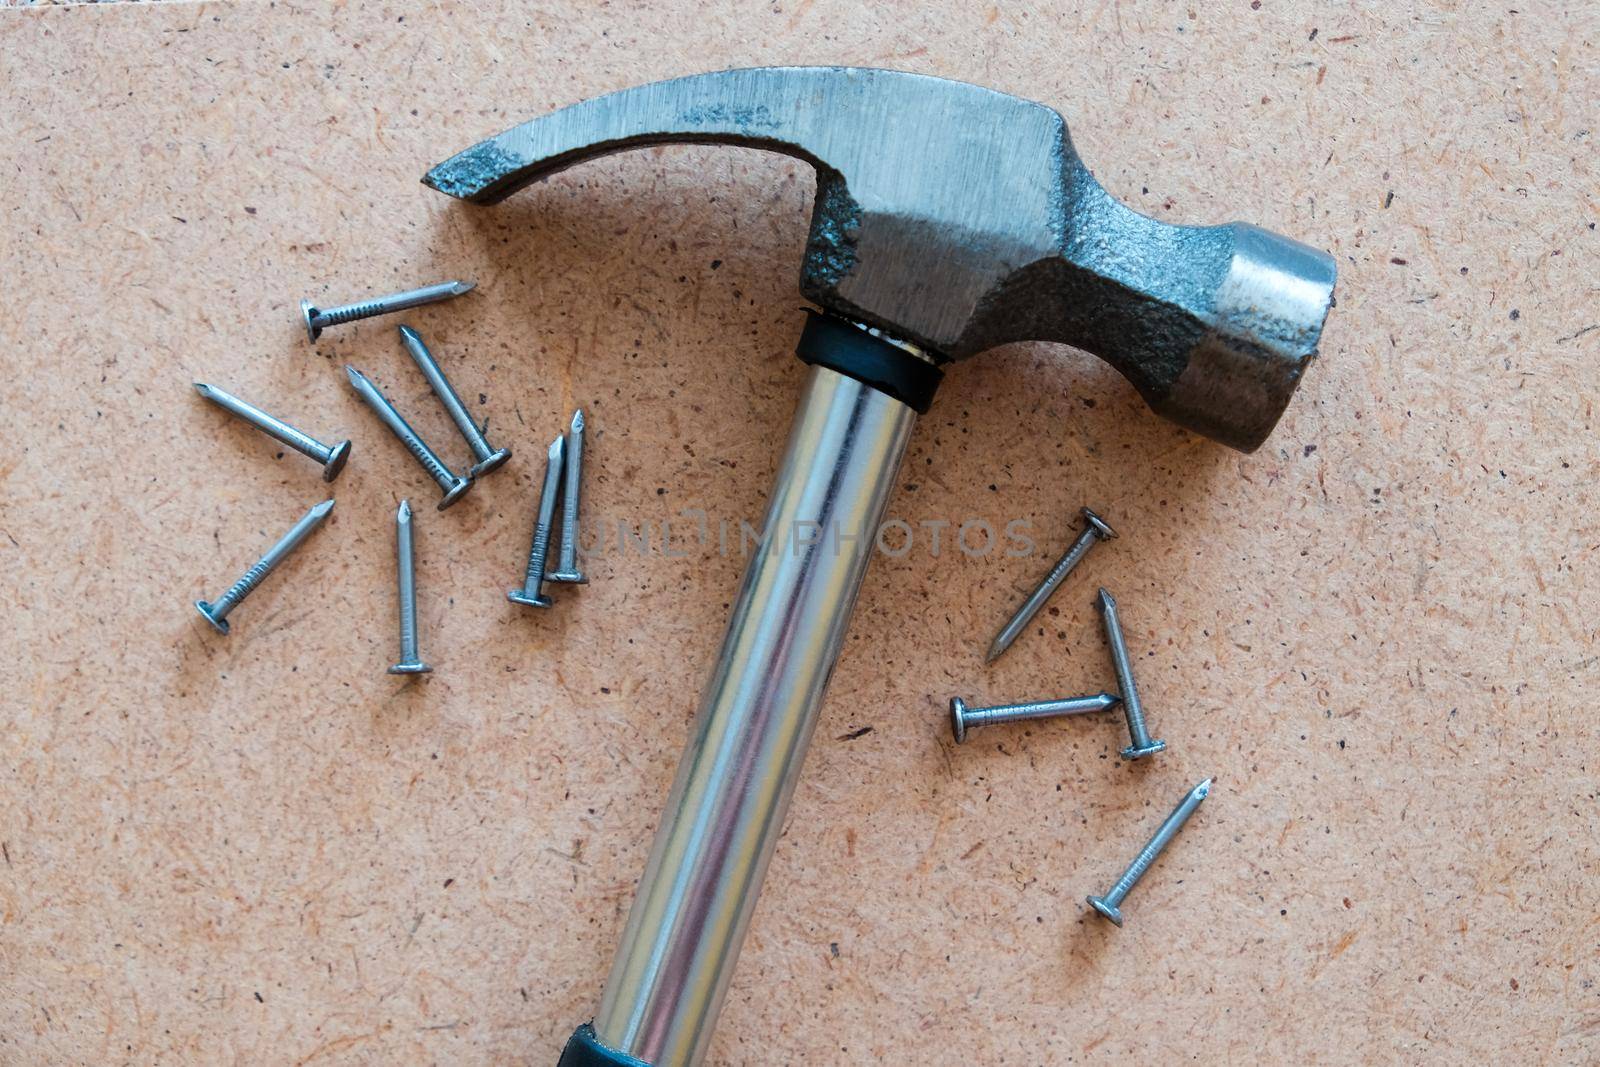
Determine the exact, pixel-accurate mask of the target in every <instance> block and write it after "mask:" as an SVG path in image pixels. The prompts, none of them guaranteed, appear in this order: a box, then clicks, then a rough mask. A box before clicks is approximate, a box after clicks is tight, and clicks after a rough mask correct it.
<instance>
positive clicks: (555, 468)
mask: <svg viewBox="0 0 1600 1067" xmlns="http://www.w3.org/2000/svg"><path fill="white" fill-rule="evenodd" d="M566 443H567V441H566V438H565V437H564V436H560V435H558V436H557V437H556V439H555V440H554V441H552V442H551V443H550V452H549V454H548V456H547V457H546V459H545V466H544V488H543V489H542V490H540V492H539V517H538V521H537V522H535V523H534V526H533V547H532V548H531V549H530V550H529V552H528V575H527V577H526V578H524V579H523V582H522V588H521V589H513V590H511V591H510V592H509V593H507V594H506V599H507V600H509V601H511V602H512V603H514V604H526V605H528V606H529V607H534V608H548V607H549V606H550V598H549V597H547V596H545V595H544V591H543V586H544V562H545V556H547V555H548V554H549V552H550V525H551V523H553V522H554V521H555V517H556V493H557V492H558V491H559V490H560V488H561V463H562V454H563V453H564V452H565V451H566Z"/></svg>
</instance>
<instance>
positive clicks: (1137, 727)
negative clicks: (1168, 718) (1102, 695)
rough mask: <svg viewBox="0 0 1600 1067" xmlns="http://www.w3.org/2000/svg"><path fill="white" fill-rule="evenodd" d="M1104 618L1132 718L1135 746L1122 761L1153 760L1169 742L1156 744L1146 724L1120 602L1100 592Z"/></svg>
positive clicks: (1124, 707)
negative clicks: (1125, 634) (1124, 638)
mask: <svg viewBox="0 0 1600 1067" xmlns="http://www.w3.org/2000/svg"><path fill="white" fill-rule="evenodd" d="M1100 617H1101V618H1102V619H1104V620H1105V624H1106V641H1107V643H1109V644H1110V645H1111V662H1112V663H1113V664H1114V665H1115V666H1116V669H1117V688H1118V689H1119V690H1121V692H1122V710H1123V712H1124V713H1125V714H1126V715H1127V716H1128V737H1129V738H1130V739H1131V741H1132V744H1130V745H1129V746H1128V747H1127V748H1125V749H1123V750H1122V758H1123V759H1125V760H1136V759H1140V758H1142V757H1144V756H1153V755H1155V754H1156V753H1157V752H1160V751H1161V750H1162V749H1164V748H1166V747H1167V743H1166V742H1165V741H1152V740H1151V739H1150V731H1149V730H1148V729H1146V728H1145V724H1144V705H1143V704H1140V703H1139V691H1138V690H1137V689H1135V688H1134V686H1133V664H1132V663H1131V662H1130V661H1129V659H1128V643H1127V642H1126V641H1124V640H1123V637H1122V621H1121V620H1120V619H1119V618H1118V617H1117V602H1116V601H1115V600H1113V599H1111V594H1110V593H1108V592H1106V591H1105V590H1104V589H1102V590H1100Z"/></svg>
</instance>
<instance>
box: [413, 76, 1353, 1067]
mask: <svg viewBox="0 0 1600 1067" xmlns="http://www.w3.org/2000/svg"><path fill="white" fill-rule="evenodd" d="M674 142H692V143H698V144H733V145H741V146H746V147H754V148H766V149H771V150H772V151H775V152H783V153H785V154H787V155H791V156H795V157H797V158H799V159H803V160H805V161H806V162H808V163H810V164H811V165H812V166H813V167H814V168H815V169H816V190H817V191H816V203H815V206H814V208H813V212H812V218H811V231H810V235H809V237H808V239H807V242H806V250H805V257H804V260H803V262H802V264H801V268H800V291H801V293H802V294H803V295H804V296H805V297H806V298H807V299H809V300H810V301H811V302H812V303H814V304H816V305H817V306H818V307H820V308H821V309H822V310H821V312H820V313H818V312H813V313H811V314H810V316H809V320H808V322H807V324H806V326H805V328H804V330H803V331H802V333H801V336H800V340H799V345H798V349H797V354H798V355H799V357H800V359H801V360H802V361H804V362H805V363H807V364H809V369H808V371H807V373H806V378H805V384H804V386H803V387H802V389H801V395H800V403H799V406H798V408H797V409H796V412H795V416H794V422H793V424H792V426H791V427H790V431H789V442H788V445H787V448H786V450H785V452H784V455H783V459H782V461H781V462H780V464H779V468H778V474H777V483H776V485H775V486H774V488H773V491H772V494H771V497H770V498H769V501H768V505H767V513H766V520H765V526H764V527H763V531H764V533H763V538H762V541H761V543H760V544H759V546H758V547H757V549H756V551H755V553H754V554H753V555H752V557H751V559H750V562H749V565H748V567H747V569H746V571H745V574H744V579H743V582H742V584H741V586H740V589H739V593H738V596H737V598H736V600H735V602H734V606H733V612H732V617H731V618H730V620H729V622H728V629H727V633H726V635H725V636H724V638H723V641H722V647H721V650H720V651H719V653H718V655H717V659H716V662H715V665H714V666H713V668H712V671H711V678H710V681H709V682H708V684H707V686H706V688H705V692H704V694H703V695H702V697H701V702H700V708H699V711H698V713H697V715H696V718H695V721H694V725H693V728H692V733H691V735H690V738H689V742H688V747H687V749H686V751H685V753H684V756H683V759H682V761H681V762H680V763H679V766H678V771H677V777H676V779H675V781H674V783H673V786H672V791H671V793H670V795H669V796H668V798H667V804H666V810H665V812H664V813H663V815H662V820H661V824H660V826H659V828H658V829H657V831H656V837H655V842H654V844H653V846H652V848H651V852H650V858H649V861H648V862H647V864H646V866H645V871H644V875H643V877H642V878H641V879H640V882H639V888H638V891H637V894H636V896H635V898H634V902H633V908H632V910H631V911H630V912H629V914H628V922H627V925H626V927H625V929H624V930H623V934H622V941H621V944H620V946H619V947H618V949H617V954H616V957H615V959H614V961H613V963H612V966H611V973H610V977H609V978H608V979H607V981H606V984H605V992H604V995H603V996H602V998H601V1002H600V1010H599V1012H598V1013H597V1014H596V1015H595V1017H594V1020H593V1022H592V1023H590V1024H585V1025H583V1026H580V1027H579V1028H578V1030H577V1032H576V1033H575V1034H574V1035H573V1037H572V1039H571V1040H570V1041H569V1042H568V1044H567V1046H566V1049H565V1051H564V1052H563V1053H562V1056H561V1061H560V1063H561V1065H562V1067H589V1065H607V1067H611V1065H620V1064H627V1065H632V1067H637V1065H639V1064H650V1065H655V1067H667V1065H679V1064H693V1063H697V1062H699V1061H700V1059H701V1058H702V1057H703V1055H704V1053H705V1050H706V1046H707V1044H708V1042H709V1039H710V1036H711V1032H712V1029H713V1027H714V1026H715V1023H716V1018H717V1013H718V1011H719V1009H720V1008H721V1005H722V1000H723V997H724V995H725V994H726V992H727V988H728V981H729V978H730V977H731V975H732V973H733V969H734V963H735V960H736V959H737V957H738V953H739V947H740V945H741V943H742V942H743V940H744V935H745V930H746V928H747V927H748V925H749V921H750V915H751V912H752V910H753V908H754V905H755V901H756V896H757V894H758V893H759V892H760V888H761V882H762V878H763V876H764V875H765V873H766V869H767V864H768V861H769V860H770V859H771V857H772V850H773V847H774V845H775V844H776V843H777V840H778V836H779V833H780V831H781V829H782V826H783V820H784V816H785V814H786V812H787V810H788V806H789V801H790V798H791V797H792V796H793V794H794V787H795V782H796V780H797V778H798V775H799V771H800V767H801V764H802V762H803V760H804V757H805V751H806V747H807V745H808V744H809V743H810V740H811V734H812V732H813V730H814V728H815V726H816V722H817V712H818V709H819V707H820V705H821V703H822V698H823V693H824V690H825V689H826V687H827V683H828V678H829V676H830V675H831V673H832V671H833V666H834V661H835V659H836V658H837V656H838V653H839V648H840V646H841V644H842V642H843V640H844V634H845V629H846V626H847V625H848V623H849V619H850V612H851V609H852V607H853V606H854V603H855V599H856V593H857V591H858V590H859V589H860V586H861V580H862V577H863V575H864V574H865V571H866V567H867V561H868V559H869V557H870V555H871V551H872V546H873V545H874V543H875V542H876V538H877V534H878V530H879V524H880V523H881V522H882V519H883V511H884V506H885V504H886V503H887V501H888V499H889V494H890V491H891V490H892V488H893V486H894V482H895V474H896V471H897V469H898V467H899V465H900V461H901V457H902V456H903V455H904V453H905V449H906V443H907V441H908V439H909V438H910V435H911V427H912V424H913V423H914V422H915V420H916V416H917V415H918V414H920V413H923V412H925V411H927V409H928V406H929V404H930V403H931V402H932V400H933V395H934V391H935V389H936V388H937V387H938V384H939V381H940V378H941V377H942V374H943V372H942V370H941V367H942V365H943V364H945V363H947V362H950V361H952V360H957V359H965V358H967V357H968V356H973V355H976V354H978V353H979V352H983V351H984V350H986V349H989V348H993V347H994V346H996V345H1000V344H1005V343H1007V342H1011V341H1027V340H1049V341H1062V342H1066V343H1067V344H1070V345H1073V346H1075V347H1077V348H1081V349H1084V350H1086V351H1089V352H1093V353H1094V354H1096V355H1098V356H1100V357H1101V358H1102V359H1105V360H1106V361H1107V362H1109V363H1110V364H1111V365H1112V366H1114V367H1116V368H1117V370H1119V371H1120V372H1121V373H1122V374H1123V375H1124V376H1126V377H1127V378H1128V379H1129V381H1131V382H1132V383H1133V385H1134V387H1135V388H1137V389H1138V390H1139V392H1140V394H1141V395H1142V396H1143V397H1144V398H1145V401H1146V402H1147V403H1148V404H1149V405H1150V407H1151V408H1153V409H1154V410H1155V411H1156V412H1157V413H1158V414H1160V415H1163V416H1165V417H1166V418H1168V419H1171V420H1172V421H1174V422H1176V423H1178V424H1180V425H1182V426H1185V427H1188V428H1189V429H1191V430H1194V431H1196V432H1197V433H1201V434H1204V435H1205V436H1207V437H1210V438H1212V439H1214V440H1217V441H1220V442H1222V443H1223V444H1226V445H1230V446H1232V447H1234V448H1237V449H1240V450H1242V451H1246V452H1248V451H1251V450H1253V449H1255V448H1256V447H1257V446H1258V445H1260V444H1261V443H1262V442H1263V441H1264V440H1266V438H1267V435H1268V434H1270V433H1271V432H1272V428H1273V426H1274V425H1275V424H1276V423H1277V421H1278V417H1279V416H1280V415H1281V414H1282V412H1283V409H1284V407H1285V406H1286V405H1287V404H1288V402H1289V398H1290V396H1291V395H1292V394H1293V393H1294V390H1295V387H1296V386H1297V385H1298V384H1299V381H1300V376H1301V374H1303V373H1304V371H1305V369H1306V367H1307V365H1308V364H1309V363H1310V361H1311V360H1312V358H1313V357H1314V356H1315V355H1316V349H1317V341H1318V338H1319V337H1320V336H1321V333H1322V326H1323V322H1324V320H1325V319H1326V317H1327V314H1328V309H1329V307H1330V306H1331V301H1332V297H1333V285H1334V262H1333V260H1332V258H1331V257H1329V256H1328V255H1326V254H1325V253H1323V252H1320V251H1318V250H1316V249H1312V248H1309V247H1307V246H1305V245H1302V244H1299V243H1297V242H1295V241H1292V240H1289V239H1288V238H1285V237H1280V236H1277V235H1276V234H1273V233H1269V232H1267V231H1265V230H1261V229H1258V228H1257V227H1255V226H1251V225H1248V224H1244V223H1231V224H1229V225H1225V226H1175V225H1171V224H1168V223H1164V222H1159V221H1157V220H1155V219H1150V218H1146V217H1145V216H1143V215H1140V214H1138V213H1136V212H1134V211H1133V210H1131V209H1130V208H1128V207H1126V206H1124V205H1122V204H1121V203H1118V202H1117V201H1116V200H1114V199H1112V198H1111V196H1110V195H1109V194H1108V193H1107V192H1106V191H1105V190H1104V189H1103V188H1101V187H1100V185H1099V183H1097V182H1096V181H1095V180H1094V178H1093V177H1092V176H1091V175H1090V174H1089V171H1088V169H1087V168H1086V167H1085V166H1084V165H1083V162H1082V160H1080V159H1079V158H1078V155H1077V153H1076V152H1075V151H1074V150H1073V147H1072V141H1071V139H1070V138H1069V137H1068V135H1067V126H1066V122H1065V120H1063V119H1062V117H1061V116H1060V115H1059V114H1057V113H1056V112H1055V111H1053V110H1051V109H1049V108H1047V107H1044V106H1042V105H1039V104H1035V103H1030V102H1028V101H1025V100H1021V99H1018V98H1016V97H1013V96H1007V95H1005V94H1002V93H997V92H994V91H991V90H988V89H983V88H980V87H978V86H974V85H967V84H964V83H961V82H954V81H947V80H945V79H942V78H933V77H927V76H925V75H919V74H907V73H903V72H900V71H891V70H874V69H866V68H850V67H761V68H756V69H751V70H729V71H721V72H717V73H711V74H700V75H694V76H691V77H686V78H678V79H675V80H671V81H664V82H657V83H655V84H652V85H644V86H639V87H636V88H632V89H624V90H622V91H620V92H616V93H612V94H610V95H607V96H601V97H596V98H594V99H591V100H586V101H583V102H581V103H578V104H574V105H572V106H571V107H567V108H564V109H562V110H560V111H556V112H554V113H552V114H548V115H544V116H541V117H539V118H535V119H533V120H531V121H529V122H525V123H523V124H522V125H520V126H515V127H513V128H511V129H509V130H506V131H505V132H504V133H501V134H499V135H498V136H495V137H491V138H489V139H488V140H486V141H483V142H481V143H479V144H477V145H474V146H473V147H471V148H468V149H466V150H465V151H463V152H461V153H459V154H457V155H455V156H452V157H451V158H450V159H447V160H445V161H444V162H443V163H440V164H439V165H438V166H436V167H434V168H433V169H432V170H431V171H429V172H428V174H427V176H426V177H425V178H424V179H423V181H424V182H425V183H426V184H427V185H429V186H432V187H433V188H435V189H437V190H439V191H440V192H443V193H447V194H449V195H450V196H454V197H458V198H461V199H464V200H470V201H471V202H473V203H476V204H492V203H495V202H497V201H499V200H501V199H503V198H505V197H507V196H509V195H510V194H512V193H514V192H516V191H517V190H518V189H521V188H522V187H523V186H525V185H527V184H529V183H530V182H534V181H537V180H538V179H540V178H545V177H548V176H550V175H551V174H554V173H556V172H558V171H560V170H563V169H565V168H567V167H570V166H572V165H573V164H576V163H580V162H582V161H584V160H587V159H591V158H593V157H596V156H602V155H606V154H609V153H612V152H620V151H623V150H625V149H629V148H636V147H642V146H646V145H654V144H664V143H674ZM816 531H823V533H822V534H821V535H817V534H816Z"/></svg>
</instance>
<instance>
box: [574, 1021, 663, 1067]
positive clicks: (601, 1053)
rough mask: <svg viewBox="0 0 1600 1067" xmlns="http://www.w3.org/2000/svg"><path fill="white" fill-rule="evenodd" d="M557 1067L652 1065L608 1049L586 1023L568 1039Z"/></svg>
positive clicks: (643, 1066)
mask: <svg viewBox="0 0 1600 1067" xmlns="http://www.w3.org/2000/svg"><path fill="white" fill-rule="evenodd" d="M556 1067H650V1065H649V1064H648V1063H646V1062H645V1061H644V1060H641V1059H636V1058H635V1057H633V1056H630V1055H628V1054H627V1053H626V1052H618V1051H617V1050H616V1049H614V1048H606V1047H605V1046H604V1045H602V1044H601V1043H600V1039H599V1038H598V1037H595V1036H594V1026H593V1024H591V1023H584V1024H583V1025H582V1026H580V1027H578V1028H577V1029H576V1030H574V1031H573V1033H572V1036H571V1037H570V1038H568V1039H567V1047H566V1048H564V1049H562V1050H561V1059H560V1060H558V1061H557V1062H556Z"/></svg>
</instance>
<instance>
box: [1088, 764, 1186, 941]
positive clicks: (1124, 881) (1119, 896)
mask: <svg viewBox="0 0 1600 1067" xmlns="http://www.w3.org/2000/svg"><path fill="white" fill-rule="evenodd" d="M1210 795H1211V779H1210V778H1207V779H1206V780H1205V781H1203V782H1201V783H1200V784H1199V785H1197V786H1195V787H1194V788H1193V789H1191V790H1189V792H1188V793H1186V794H1184V797H1183V799H1182V800H1180V801H1178V806H1177V807H1175V808H1173V809H1172V814H1171V815H1168V816H1167V818H1166V821H1165V822H1163V823H1162V824H1161V829H1159V830H1157V831H1156V835H1155V836H1154V837H1152V838H1151V839H1150V843H1149V844H1148V845H1146V846H1144V848H1142V849H1140V850H1139V854H1138V855H1137V856H1135V857H1134V858H1133V862H1132V863H1130V864H1128V869H1127V870H1125V871H1123V872H1122V877H1121V878H1118V879H1117V884H1116V885H1114V886H1112V887H1111V889H1110V890H1109V891H1108V892H1107V893H1106V895H1105V896H1103V897H1089V898H1088V900H1089V906H1090V907H1092V908H1094V910H1095V911H1098V912H1099V913H1100V914H1101V915H1104V916H1105V917H1106V918H1108V919H1110V920H1111V921H1112V922H1114V923H1116V924H1117V925H1118V926H1121V925H1122V911H1121V907H1122V901H1123V899H1124V898H1125V897H1126V896H1127V895H1128V891H1129V890H1130V889H1132V888H1133V887H1134V886H1135V885H1137V884H1138V882H1139V879H1140V878H1143V877H1144V872H1145V871H1147V870H1149V869H1150V865H1151V864H1152V863H1154V862H1155V861H1156V857H1157V856H1159V855H1161V853H1162V851H1163V850H1164V849H1165V848H1166V847H1167V846H1168V845H1169V844H1171V843H1172V839H1173V838H1174V837H1177V836H1178V831H1179V830H1181V829H1183V824H1184V823H1186V822H1188V821H1189V816H1191V815H1193V814H1194V813H1195V809H1197V808H1199V807H1200V802H1201V801H1202V800H1204V799H1205V798H1206V797H1208V796H1210Z"/></svg>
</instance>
